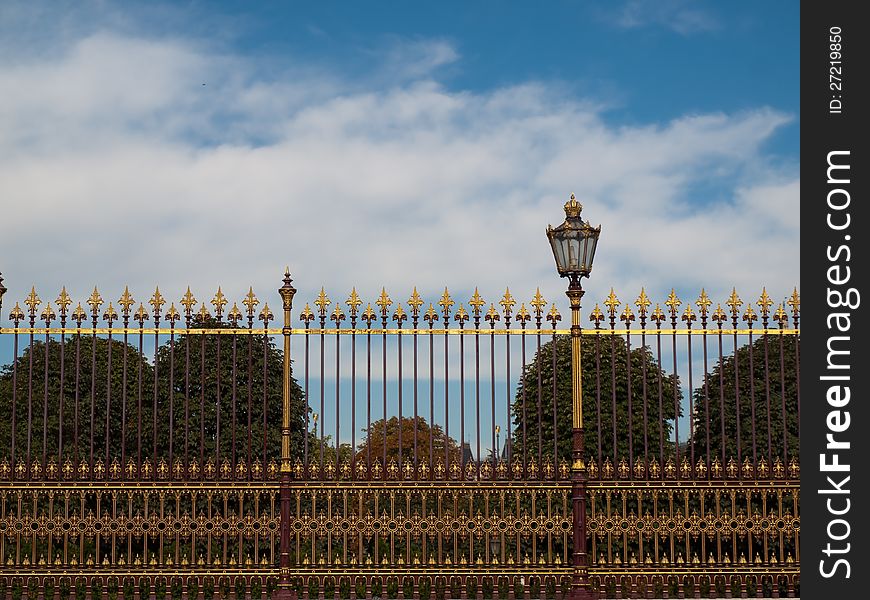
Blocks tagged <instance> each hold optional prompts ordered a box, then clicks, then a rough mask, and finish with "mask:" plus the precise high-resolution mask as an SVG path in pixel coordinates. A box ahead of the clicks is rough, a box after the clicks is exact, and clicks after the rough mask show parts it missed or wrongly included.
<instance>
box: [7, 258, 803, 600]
mask: <svg viewBox="0 0 870 600" xmlns="http://www.w3.org/2000/svg"><path fill="white" fill-rule="evenodd" d="M3 291H5V289H3V288H2V281H0V301H2V299H3V298H2V292H3ZM279 292H280V295H281V308H282V309H283V323H282V324H283V327H278V326H277V323H276V322H275V316H274V314H273V312H272V310H271V309H270V308H269V306H268V304H261V302H260V300H259V299H258V298H257V297H256V296H255V295H254V293H253V291H250V292H249V293H248V295H247V296H245V297H244V298H243V299H242V300H241V302H240V305H241V307H242V308H239V304H238V303H234V304H232V306H230V303H229V301H228V300H227V298H226V297H225V296H224V295H223V293H222V292H221V290H220V289H219V290H218V292H217V294H216V295H215V296H214V297H213V298H212V299H211V301H210V302H209V303H206V302H199V301H198V300H197V299H196V298H195V297H194V295H193V294H192V293H191V292H190V290H188V292H187V293H186V294H185V295H184V296H183V297H182V298H181V299H180V300H179V304H178V307H177V308H176V306H175V304H174V303H171V302H170V303H169V306H168V307H167V306H166V304H167V301H166V300H165V299H164V298H163V296H162V294H161V293H160V291H159V290H156V291H155V293H154V294H153V296H152V297H151V298H150V301H149V302H148V303H147V306H146V303H144V302H140V303H138V306H137V303H136V302H134V300H133V298H132V297H131V296H130V294H129V292H127V291H126V290H125V291H124V293H123V294H122V295H121V296H120V298H119V300H118V301H117V305H114V304H113V303H112V302H108V303H107V302H105V301H104V300H103V298H102V297H101V295H100V293H99V292H98V291H97V290H96V289H95V290H94V293H93V294H92V295H91V296H90V298H89V299H87V300H86V301H85V303H84V306H82V304H80V303H76V306H75V308H73V301H72V299H71V298H69V296H68V295H67V293H66V291H65V290H62V291H61V293H60V295H59V296H58V298H57V300H56V301H55V302H54V305H52V304H51V303H50V302H43V300H41V299H40V298H39V297H38V295H37V293H36V291H35V290H31V293H30V294H29V295H27V296H26V297H25V298H24V299H23V307H22V306H21V304H20V303H18V302H16V303H15V305H14V306H13V308H12V309H11V310H10V311H9V314H8V317H9V325H10V326H6V327H3V328H0V334H2V335H0V342H5V341H9V343H7V346H11V357H12V360H11V362H10V364H9V365H8V366H7V367H5V369H4V371H3V372H2V373H0V600H5V598H6V597H7V595H9V597H11V598H12V599H13V600H18V598H20V595H21V594H27V595H28V597H33V598H36V597H52V598H53V597H55V595H57V597H58V598H61V599H64V598H67V597H68V596H69V595H70V594H73V595H75V596H76V598H82V600H84V598H86V597H89V598H94V599H96V598H102V597H103V596H105V597H106V598H108V599H109V600H114V599H115V598H117V596H118V595H119V594H120V595H121V596H123V597H124V598H133V597H139V598H145V597H151V596H154V598H155V599H156V600H163V599H164V598H165V596H166V595H167V594H168V595H170V596H172V597H173V598H176V597H178V598H180V597H187V598H196V597H199V595H202V597H203V598H204V600H210V598H211V597H213V596H214V594H218V595H219V596H220V597H222V598H224V597H227V598H228V597H230V596H232V595H233V594H235V596H236V597H237V598H243V597H245V598H261V597H263V596H270V595H274V594H276V593H277V594H291V593H295V594H297V595H298V596H300V597H309V598H315V597H326V598H333V597H338V598H351V597H354V598H362V597H366V598H371V597H390V598H399V597H403V598H411V597H413V598H424V599H425V598H431V597H435V598H439V599H440V598H445V597H451V598H459V597H461V598H496V597H498V598H522V597H532V598H537V597H556V596H558V597H562V596H565V595H567V594H568V593H569V592H570V591H571V585H572V578H573V577H575V576H581V577H583V578H587V577H588V581H589V582H590V584H591V586H592V589H594V590H596V591H597V592H598V593H599V594H600V595H602V596H605V595H606V596H608V597H628V596H631V597H638V596H642V597H650V596H652V595H683V594H685V595H689V596H696V597H697V596H698V595H703V596H705V597H707V596H709V597H714V596H729V595H732V594H735V595H747V594H748V595H762V594H768V595H774V596H776V595H780V594H781V595H794V593H795V591H796V588H797V585H798V576H799V575H798V573H799V559H800V547H799V504H798V476H799V463H798V461H797V439H798V432H797V429H796V423H797V419H796V414H797V410H799V394H798V389H797V379H796V377H797V369H798V364H799V359H798V352H799V346H798V329H797V328H798V316H799V299H798V297H797V294H796V293H795V295H794V296H793V297H792V298H791V299H790V300H789V302H788V305H787V306H788V307H789V309H790V312H787V311H786V308H785V307H786V305H785V304H783V305H780V306H779V307H778V308H777V309H776V310H773V311H771V307H772V302H771V301H770V299H769V298H768V297H767V294H766V293H765V294H763V295H762V297H761V299H760V300H759V301H758V302H757V303H756V305H757V306H758V307H759V309H758V311H757V314H756V311H755V310H754V309H753V308H752V306H751V305H746V310H741V307H743V306H744V305H743V304H742V301H740V299H739V298H738V297H737V295H736V293H735V294H733V295H732V297H731V298H730V299H729V300H728V302H727V303H726V306H727V307H728V312H726V311H723V310H722V309H721V307H719V308H717V309H716V310H715V311H711V310H709V309H710V307H711V306H712V304H711V302H710V300H709V299H708V298H707V297H706V294H703V293H702V295H701V297H700V298H699V299H698V301H697V302H696V303H695V305H696V306H697V307H698V310H697V313H696V311H694V310H693V309H692V307H691V306H689V305H687V306H686V307H685V309H684V310H682V311H681V310H679V309H680V307H681V302H680V300H679V299H677V298H676V295H674V294H672V295H671V297H670V298H669V299H668V300H667V302H666V303H665V307H666V308H665V310H664V311H663V310H662V309H661V308H660V307H659V306H658V305H656V307H655V309H651V307H652V303H651V302H650V301H649V299H648V298H646V295H645V294H644V293H641V296H640V297H639V298H638V299H637V301H636V302H635V306H636V307H637V315H635V314H634V312H633V310H632V308H631V307H630V306H626V307H625V308H624V309H623V310H620V307H621V305H620V303H619V301H618V300H617V299H616V297H615V295H614V294H613V293H611V295H610V297H609V298H607V299H606V300H605V303H604V306H605V311H604V312H602V311H601V309H600V308H599V307H598V306H595V308H594V309H593V310H592V311H591V315H590V316H591V319H592V325H593V327H590V328H587V329H583V331H582V340H583V341H582V349H583V353H582V360H583V367H582V385H583V411H584V413H585V423H586V426H585V433H584V445H585V462H584V461H583V460H581V461H580V462H579V463H578V462H577V461H576V460H574V459H573V458H572V452H573V450H574V446H573V442H572V433H573V432H572V410H573V408H572V394H571V392H572V376H571V366H572V364H571V363H572V361H571V350H570V347H569V337H568V336H569V334H570V333H571V330H569V329H565V328H560V323H561V320H562V315H561V314H560V313H559V311H558V309H557V308H556V306H555V305H554V304H553V305H551V304H549V303H547V302H545V300H544V298H542V297H541V295H540V293H539V292H538V293H536V294H535V295H534V296H533V297H532V298H531V299H530V300H529V302H528V306H527V305H526V303H523V302H519V303H518V302H517V300H516V299H515V298H514V297H513V296H512V295H511V293H510V291H506V292H505V294H504V295H503V296H502V297H501V298H500V299H499V300H498V301H497V302H490V303H487V302H485V301H484V300H483V298H482V297H481V296H480V294H479V293H477V291H476V290H475V292H474V294H473V295H472V296H471V298H470V299H469V300H468V301H467V303H466V302H457V300H455V299H454V298H453V297H451V295H450V293H449V292H448V291H447V290H446V289H445V291H444V293H443V294H442V295H441V297H440V298H439V299H437V300H434V299H433V301H432V302H428V303H427V302H425V301H424V300H423V299H422V298H421V297H420V295H419V294H418V293H417V291H416V290H414V291H413V292H412V293H411V294H410V296H409V298H408V299H407V301H405V302H404V303H403V302H400V301H397V300H394V299H393V298H391V297H390V296H389V294H387V292H386V291H383V292H382V293H381V294H380V296H379V297H378V298H376V299H375V300H374V302H371V303H370V302H364V301H363V300H362V299H361V298H360V297H359V296H358V294H357V293H356V291H355V290H352V291H351V293H350V295H349V297H348V298H347V299H346V300H344V301H333V300H332V299H330V298H329V297H328V295H327V293H326V291H325V290H322V291H321V293H320V295H319V296H318V297H317V298H315V299H313V301H312V302H310V303H308V304H305V305H304V307H303V308H301V309H300V308H299V307H298V306H299V305H298V304H297V307H296V309H294V308H293V298H294V294H295V289H294V288H293V287H292V282H291V280H290V278H289V274H288V275H287V276H286V277H285V280H284V285H283V286H282V288H281V289H280V290H279ZM518 304H519V306H518ZM85 307H87V308H85ZM209 307H211V308H209ZM228 307H229V308H228ZM276 312H279V313H280V312H281V311H280V310H277V309H276ZM789 318H791V319H792V323H791V324H790V323H789ZM771 320H772V323H771ZM279 321H280V315H279ZM617 322H620V323H621V325H620V327H619V328H617ZM756 322H758V323H759V324H760V327H758V328H753V327H754V325H755V323H756ZM635 323H636V325H637V327H636V328H633V327H632V325H633V324H635ZM255 325H256V326H255ZM771 325H773V326H771ZM790 325H793V327H790ZM276 341H277V343H276ZM0 348H2V347H0ZM735 356H736V359H733V358H732V357H735ZM291 359H292V365H293V366H292V370H291ZM578 478H580V479H578ZM580 480H583V484H584V485H585V494H586V498H587V509H586V523H585V527H586V533H587V543H586V551H587V553H588V561H587V562H588V567H585V566H584V565H583V564H581V563H580V562H578V560H579V559H578V553H577V552H576V551H575V550H576V549H575V548H574V545H575V544H574V532H575V527H576V524H575V523H576V520H575V515H574V506H575V505H574V490H575V489H576V488H572V486H573V485H575V484H577V482H578V481H580ZM582 558H583V560H585V558H586V557H582Z"/></svg>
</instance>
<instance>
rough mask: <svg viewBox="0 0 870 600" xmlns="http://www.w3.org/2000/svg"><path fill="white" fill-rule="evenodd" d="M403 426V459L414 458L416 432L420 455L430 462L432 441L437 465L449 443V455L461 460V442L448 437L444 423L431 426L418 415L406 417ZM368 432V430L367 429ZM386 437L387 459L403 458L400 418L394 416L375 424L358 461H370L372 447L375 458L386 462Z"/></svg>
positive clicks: (360, 449)
mask: <svg viewBox="0 0 870 600" xmlns="http://www.w3.org/2000/svg"><path fill="white" fill-rule="evenodd" d="M401 424H402V427H401V438H402V439H401V448H402V462H404V461H405V459H406V458H410V459H411V461H412V462H413V460H414V437H415V433H416V439H417V457H418V459H421V460H422V459H426V461H427V462H428V461H429V448H430V441H431V447H432V455H433V458H434V462H435V463H436V464H437V462H438V459H439V458H441V459H442V460H444V455H445V444H446V446H447V450H446V451H447V455H448V458H449V461H450V462H458V461H459V444H458V443H457V442H456V440H455V439H453V437H450V436H447V435H445V433H444V430H443V429H442V428H441V426H440V425H434V426H430V425H429V424H428V423H427V422H426V419H424V418H423V417H420V416H418V417H417V418H416V421H415V420H414V418H409V417H402V422H401ZM363 433H365V430H363ZM384 439H386V443H387V444H386V456H387V461H390V460H392V459H396V461H398V460H399V418H398V417H391V418H390V419H388V420H386V422H385V421H384V419H381V420H379V421H375V422H374V423H372V425H371V428H370V429H369V435H367V436H366V437H365V438H364V439H363V441H362V443H360V445H359V448H358V449H357V453H356V460H361V461H367V460H368V456H369V450H371V460H372V462H374V461H375V459H377V458H379V459H380V460H381V461H383V459H384V458H383V457H384Z"/></svg>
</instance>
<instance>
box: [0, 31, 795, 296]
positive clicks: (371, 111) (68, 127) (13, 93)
mask: <svg viewBox="0 0 870 600" xmlns="http://www.w3.org/2000/svg"><path fill="white" fill-rule="evenodd" d="M457 58H458V55H457V53H456V52H455V50H454V49H453V48H452V47H451V46H450V45H449V44H447V43H446V42H443V41H434V42H419V43H416V44H415V45H413V48H412V49H411V50H408V49H407V48H405V49H404V50H403V51H402V52H398V53H396V54H395V55H393V56H389V57H388V58H387V59H386V60H385V65H386V66H387V67H389V70H391V72H393V73H394V77H392V78H391V79H389V80H388V81H384V80H383V79H382V77H381V76H378V83H377V85H372V86H369V87H368V88H366V87H365V86H360V84H359V81H356V82H354V83H353V84H351V83H349V82H343V81H342V80H341V79H340V78H339V77H337V76H335V75H332V74H328V73H327V74H324V73H317V72H313V71H311V70H310V69H306V68H305V67H304V65H302V66H299V65H296V66H295V67H294V70H293V71H292V72H291V71H288V72H284V73H282V74H279V75H277V76H271V77H269V78H265V77H263V76H257V75H255V74H254V73H256V70H255V69H253V68H250V67H251V65H250V64H249V63H248V62H247V61H246V59H244V58H241V57H238V56H233V55H230V54H221V53H216V52H215V51H214V50H213V49H212V50H209V49H205V48H204V47H201V46H199V45H197V44H196V43H191V42H187V41H182V40H179V39H174V38H164V39H159V40H158V39H151V38H143V37H135V36H131V35H128V34H119V33H112V32H97V33H93V34H89V35H86V36H83V37H80V38H78V39H76V40H75V41H74V43H71V44H69V45H68V46H67V47H66V48H65V50H63V51H59V52H57V53H52V54H51V55H41V54H40V55H38V56H37V55H36V54H34V56H31V57H30V58H29V59H28V60H27V61H15V62H13V63H9V64H5V65H4V64H0V89H4V90H9V93H4V94H3V95H2V96H0V156H3V157H4V160H3V161H0V197H2V202H3V209H2V213H0V215H2V216H0V219H2V220H0V271H2V273H3V276H4V277H5V284H6V286H7V287H9V288H10V292H9V294H8V296H7V299H6V301H4V309H6V308H7V307H8V306H10V305H11V302H14V301H16V300H20V299H21V298H23V296H24V295H25V294H26V292H27V291H28V290H29V289H30V285H31V284H36V286H37V289H38V291H40V292H41V294H42V296H43V298H44V299H53V298H54V296H55V295H56V294H57V292H58V291H59V288H60V286H61V285H66V286H67V288H68V289H69V290H70V291H71V293H74V294H76V298H77V299H82V300H84V298H85V297H86V295H87V294H88V293H89V292H90V289H91V288H92V286H93V284H94V283H96V284H99V286H100V289H101V291H103V295H104V297H106V298H107V299H113V300H114V299H116V298H117V296H118V295H119V294H120V293H121V291H122V290H123V287H124V285H125V284H129V285H130V286H131V291H133V293H134V294H135V295H136V297H137V298H138V299H142V300H144V299H146V298H147V297H148V296H150V294H151V292H152V291H153V288H154V285H155V284H158V283H159V284H160V286H161V290H162V291H163V292H164V293H165V294H166V295H168V296H170V297H171V298H174V299H175V300H176V301H177V299H178V298H179V297H180V294H181V293H182V292H183V291H184V289H185V287H186V286H187V285H188V284H189V285H191V287H192V289H193V290H194V292H195V293H196V294H197V296H198V297H199V298H200V299H208V298H210V297H211V295H212V294H213V293H214V290H215V289H216V288H217V286H218V285H222V286H223V289H224V291H225V292H226V293H227V294H228V295H230V296H231V297H234V298H239V299H240V297H241V293H243V292H244V291H246V290H247V287H248V285H253V286H254V288H255V290H256V291H257V292H258V293H259V294H261V296H263V297H264V299H267V300H269V302H270V304H272V305H273V306H275V305H276V304H277V297H276V296H277V295H276V293H275V289H276V288H277V287H278V286H279V285H280V277H281V274H282V272H283V268H284V266H285V265H290V267H291V270H292V271H293V273H294V277H295V279H296V281H295V283H296V285H297V287H299V288H300V293H299V296H298V303H299V306H300V307H301V306H302V304H303V303H304V302H305V301H309V300H311V299H312V298H313V294H314V293H315V291H316V290H319V289H320V286H321V285H325V286H326V287H327V291H329V292H330V293H331V295H332V297H333V298H334V299H344V298H345V297H346V295H347V294H348V293H349V291H350V288H351V286H356V287H357V289H358V290H359V291H360V293H361V294H363V295H364V297H365V298H366V299H367V300H374V297H375V293H376V292H377V291H379V290H380V287H381V285H385V286H387V288H388V290H389V291H390V292H391V293H392V295H393V297H394V298H395V299H397V300H402V301H404V300H405V299H406V298H407V297H408V295H409V294H410V292H411V289H412V287H413V286H414V285H417V286H418V288H419V289H420V291H421V293H424V292H425V293H427V294H428V299H430V300H432V301H435V300H437V297H436V294H437V295H440V292H441V291H442V290H443V286H444V285H445V284H447V285H449V286H450V288H451V290H453V291H455V293H456V294H457V295H459V296H461V298H459V299H462V300H465V299H466V298H467V294H468V293H470V292H471V291H473V289H474V287H475V286H476V285H477V286H479V287H480V290H481V293H482V294H484V296H485V297H486V298H487V299H490V300H495V299H496V296H498V297H500V295H501V294H502V293H503V291H504V287H505V285H509V286H510V287H511V290H512V291H513V292H514V294H515V295H516V296H517V297H518V299H519V300H522V301H526V302H527V301H528V300H529V299H530V297H531V295H532V293H533V292H534V290H535V287H536V286H540V287H541V289H542V292H543V293H544V294H545V295H546V296H547V297H548V298H550V299H554V300H558V301H559V302H560V303H561V304H562V305H564V301H563V298H564V296H563V295H562V290H563V289H564V286H563V282H561V281H559V280H558V279H557V278H556V277H555V276H554V271H555V270H554V267H553V265H552V256H551V254H550V250H549V246H548V244H547V241H546V239H545V236H544V229H545V227H546V225H547V223H552V224H554V225H555V224H557V223H558V222H560V221H561V219H562V218H563V214H562V211H561V206H562V204H563V203H564V202H565V200H567V196H568V194H569V193H570V192H571V191H574V192H576V193H577V195H578V197H579V198H580V200H581V201H582V202H583V203H584V205H585V207H586V208H585V210H584V215H586V216H588V217H589V218H590V219H591V220H592V221H593V222H594V223H595V224H598V223H601V224H602V239H601V243H600V251H599V254H598V256H597V259H596V266H595V272H594V274H593V277H592V279H591V280H590V281H589V288H590V292H589V294H588V295H587V300H588V301H590V303H591V302H594V301H595V300H597V299H600V298H602V297H603V296H604V295H605V294H606V292H607V290H608V289H609V288H610V287H611V286H613V287H614V288H615V289H616V290H617V292H619V293H620V297H622V299H623V300H630V299H632V298H634V296H636V295H637V293H638V292H639V289H640V286H641V285H644V286H646V289H647V291H648V292H649V293H651V295H653V296H654V298H655V299H659V300H662V299H663V298H664V295H665V294H666V292H667V291H668V290H669V289H670V288H671V287H672V286H673V287H676V288H677V289H678V291H679V292H680V293H681V294H682V295H683V296H684V299H687V300H688V299H693V298H694V297H696V295H697V293H698V291H699V288H700V287H701V286H704V287H706V289H707V290H708V292H709V293H710V294H711V295H714V296H715V295H717V294H718V297H717V299H721V300H724V297H725V294H726V292H727V291H730V289H731V286H732V285H736V286H737V287H738V289H739V290H741V291H742V292H743V294H744V295H745V296H746V297H747V298H748V297H750V296H753V297H757V294H758V293H760V291H761V286H762V285H766V286H767V287H768V291H769V292H770V293H771V295H773V296H774V297H775V298H777V299H778V298H781V297H783V296H784V294H785V293H786V292H788V291H790V290H791V287H792V286H793V285H797V283H798V254H797V251H798V227H799V223H798V220H797V218H798V217H797V214H798V212H797V211H798V198H799V196H798V183H797V176H796V174H795V173H793V172H781V171H780V170H777V169H774V168H772V167H767V168H765V167H763V165H765V164H766V162H765V157H764V155H763V152H762V150H761V147H762V145H763V144H764V142H765V141H766V140H767V139H768V138H769V137H770V135H771V134H772V133H773V132H774V131H776V129H777V128H778V127H781V126H782V125H783V124H784V123H786V122H788V120H789V118H790V117H789V116H787V115H784V114H782V113H780V112H777V111H775V110H772V109H769V108H763V107H760V108H758V109H757V110H753V111H747V112H744V113H740V114H701V115H690V116H686V117H684V118H681V119H678V120H675V121H673V122H671V123H664V124H660V123H654V124H649V125H646V126H621V127H620V126H615V125H612V124H609V123H608V122H607V121H606V120H605V119H604V118H603V116H602V113H601V112H600V109H599V108H597V107H596V105H595V103H594V102H592V101H589V100H587V99H579V100H578V99H574V98H572V97H570V96H567V95H564V94H561V93H556V94H554V92H553V90H552V88H550V87H548V86H545V85H543V84H540V83H534V82H530V83H525V84H520V85H517V86H514V87H507V88H501V89H496V90H492V91H489V92H480V93H472V92H468V91H454V90H450V89H447V88H445V87H444V86H442V85H440V84H439V83H437V81H436V80H434V79H433V78H432V70H433V69H435V68H437V67H439V66H441V65H444V64H448V63H450V62H453V61H456V60H457ZM203 83H205V84H206V85H205V86H203V85H202V84H203ZM759 165H762V167H761V168H759ZM711 179H716V180H717V181H720V182H722V183H721V186H722V187H723V196H724V197H725V200H714V201H710V202H704V203H700V204H699V203H697V202H694V201H693V200H694V198H692V196H691V194H692V189H693V187H694V186H697V185H700V184H703V183H706V182H708V181H709V180H711Z"/></svg>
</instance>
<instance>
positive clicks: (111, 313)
mask: <svg viewBox="0 0 870 600" xmlns="http://www.w3.org/2000/svg"><path fill="white" fill-rule="evenodd" d="M64 312H65V311H64ZM117 316H118V315H117V314H116V313H115V309H114V308H113V307H112V303H111V302H109V307H108V308H107V309H106V314H104V315H103V318H104V319H106V321H107V322H108V324H109V336H108V343H107V344H106V346H107V347H106V448H105V450H106V454H105V456H106V463H105V466H106V468H107V469H108V468H109V460H110V454H111V453H110V451H109V431H110V430H111V427H110V417H111V414H112V321H113V320H114V319H115V318H117ZM63 326H64V317H63V316H62V317H61V327H63ZM60 339H61V347H60V355H61V363H60V364H61V372H62V371H63V334H61V336H60ZM155 357H156V353H155ZM60 388H61V392H60V405H61V410H60V420H59V425H60V426H61V429H62V428H63V375H61V381H60ZM61 438H62V436H61V435H58V442H60V439H61ZM57 454H58V460H60V456H61V454H62V453H61V448H60V443H58V452H57Z"/></svg>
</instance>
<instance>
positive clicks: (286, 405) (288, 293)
mask: <svg viewBox="0 0 870 600" xmlns="http://www.w3.org/2000/svg"><path fill="white" fill-rule="evenodd" d="M292 283H293V280H292V279H291V278H290V269H289V268H288V269H287V270H286V271H285V273H284V285H282V286H281V287H280V288H279V289H278V292H279V293H280V294H281V301H282V304H283V308H284V327H283V330H282V335H283V338H284V368H283V394H282V411H281V412H282V419H281V541H280V544H281V562H280V565H281V567H280V568H281V571H280V573H281V577H280V582H279V590H278V596H279V598H280V599H281V600H290V599H293V598H295V597H296V594H295V591H294V590H293V589H292V588H291V582H290V501H291V498H290V473H291V470H292V466H291V464H290V390H291V382H292V374H291V372H290V335H291V331H292V330H291V329H290V325H291V321H290V311H291V310H292V309H293V296H294V294H296V288H294V287H293V285H292ZM264 387H265V382H264ZM263 436H264V437H266V432H265V430H264V431H263Z"/></svg>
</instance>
